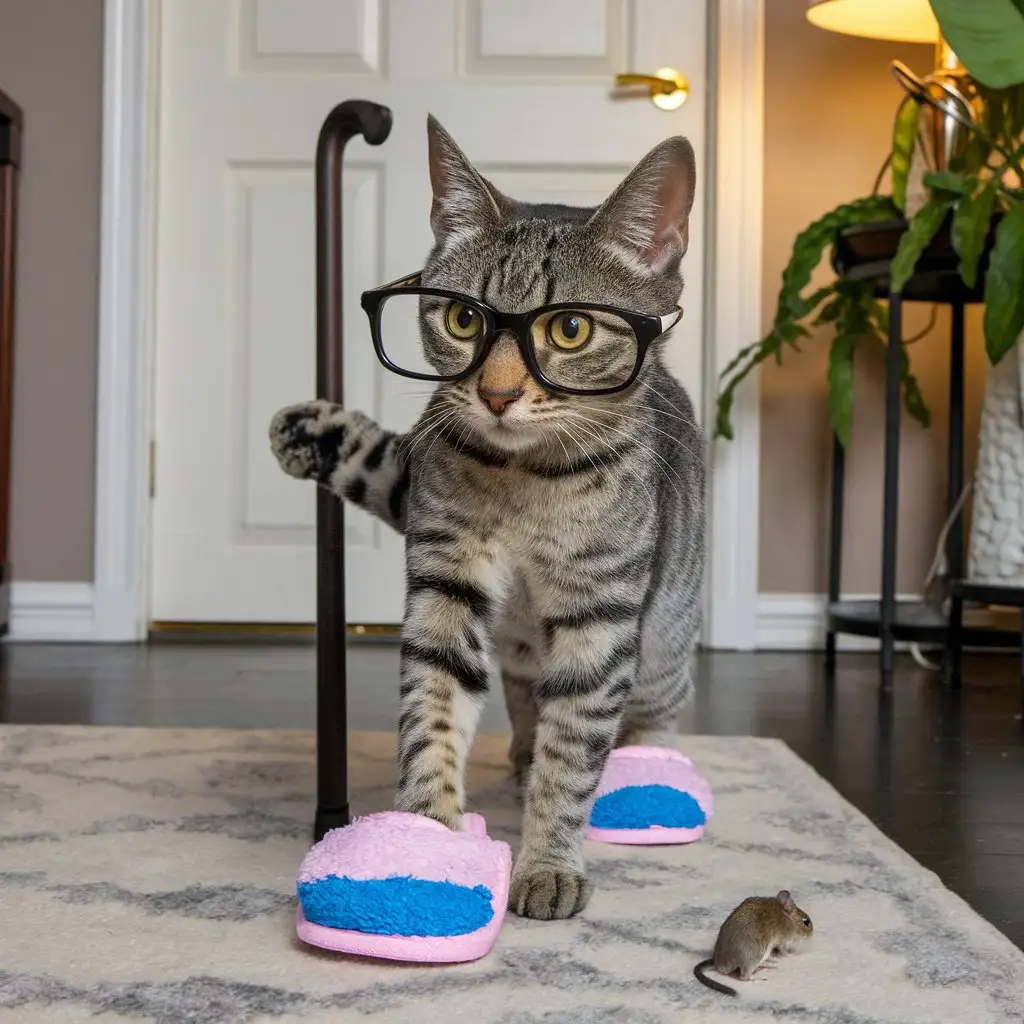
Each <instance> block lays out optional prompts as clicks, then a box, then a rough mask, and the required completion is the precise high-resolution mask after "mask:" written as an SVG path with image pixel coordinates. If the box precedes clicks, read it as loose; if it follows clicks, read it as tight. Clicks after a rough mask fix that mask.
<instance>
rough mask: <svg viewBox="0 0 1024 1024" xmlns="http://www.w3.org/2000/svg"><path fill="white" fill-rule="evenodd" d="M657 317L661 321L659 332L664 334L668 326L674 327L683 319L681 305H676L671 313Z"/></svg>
mask: <svg viewBox="0 0 1024 1024" xmlns="http://www.w3.org/2000/svg"><path fill="white" fill-rule="evenodd" d="M658 319H659V320H660V321H661V333H662V334H664V333H665V332H666V331H667V330H668V329H669V328H670V327H675V325H676V324H677V323H679V321H680V320H682V319H683V307H682V306H676V308H675V309H674V310H672V312H671V313H666V314H665V315H664V316H659V317H658Z"/></svg>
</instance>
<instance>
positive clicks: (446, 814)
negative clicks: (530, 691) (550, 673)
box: [395, 521, 508, 830]
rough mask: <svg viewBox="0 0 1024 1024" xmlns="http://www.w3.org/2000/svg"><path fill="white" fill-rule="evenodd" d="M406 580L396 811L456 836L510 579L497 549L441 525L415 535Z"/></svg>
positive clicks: (410, 541)
mask: <svg viewBox="0 0 1024 1024" xmlns="http://www.w3.org/2000/svg"><path fill="white" fill-rule="evenodd" d="M406 581H407V597H406V608H405V621H404V624H403V627H402V648H401V678H402V685H401V691H400V694H401V695H400V702H399V706H400V715H399V720H398V789H397V793H396V798H395V806H396V808H397V809H398V810H400V811H410V812H412V813H415V814H423V815H426V816H427V817H430V818H434V819H435V820H437V821H440V822H441V823H442V824H444V825H447V826H448V827H449V828H450V829H453V830H457V829H459V828H460V826H461V822H462V814H463V810H464V806H463V800H464V792H465V791H464V774H465V766H466V758H467V756H468V754H469V749H470V747H471V746H472V743H473V736H474V734H475V732H476V726H477V721H478V720H479V717H480V710H481V708H482V706H483V700H484V697H485V696H486V694H487V690H488V681H489V675H490V664H489V660H488V656H487V652H488V651H489V650H490V648H491V645H492V633H493V629H494V622H495V619H496V615H497V612H498V609H499V607H500V605H501V602H502V600H503V598H504V595H505V592H506V590H507V585H508V573H507V571H506V570H505V568H504V562H503V558H502V555H501V552H500V551H498V550H496V549H495V548H493V547H491V546H488V545H485V544H483V543H481V542H479V541H476V540H475V539H473V538H469V537H464V536H459V534H458V531H457V530H456V529H455V528H453V526H452V524H451V523H450V522H440V521H439V522H437V523H430V524H423V525H422V526H421V527H420V529H419V531H410V533H409V535H408V543H407V548H406Z"/></svg>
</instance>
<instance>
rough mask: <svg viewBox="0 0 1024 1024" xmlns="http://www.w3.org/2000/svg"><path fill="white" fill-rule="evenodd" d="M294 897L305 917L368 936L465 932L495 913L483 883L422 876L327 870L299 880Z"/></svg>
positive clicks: (489, 919)
mask: <svg viewBox="0 0 1024 1024" xmlns="http://www.w3.org/2000/svg"><path fill="white" fill-rule="evenodd" d="M298 889H299V902H300V903H301V904H302V913H303V914H304V915H305V918H306V920H307V921H311V922H312V923H313V924H319V925H323V926H324V927H325V928H344V929H347V930H349V931H357V932H367V933H369V934H371V935H405V936H414V935H415V936H440V935H467V934H468V933H469V932H475V931H477V930H478V929H479V928H483V927H484V926H485V925H487V924H489V923H490V921H491V919H492V918H493V917H494V907H493V906H492V905H491V899H492V894H491V891H490V889H488V888H487V886H485V885H477V886H474V887H473V888H472V889H471V888H469V886H466V885H457V884H456V883H455V882H430V881H427V880H425V879H423V878H411V877H408V876H407V877H393V878H369V879H354V878H342V877H339V876H338V875H328V876H327V877H326V878H320V879H318V880H317V881H315V882H300V883H299V886H298Z"/></svg>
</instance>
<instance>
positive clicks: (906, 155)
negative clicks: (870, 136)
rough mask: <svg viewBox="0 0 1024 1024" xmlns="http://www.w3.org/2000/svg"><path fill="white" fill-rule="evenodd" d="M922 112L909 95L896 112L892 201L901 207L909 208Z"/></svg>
mask: <svg viewBox="0 0 1024 1024" xmlns="http://www.w3.org/2000/svg"><path fill="white" fill-rule="evenodd" d="M920 113H921V108H920V104H919V103H918V102H917V100H915V99H913V98H912V97H910V96H907V97H906V98H905V99H904V101H903V102H902V103H901V104H900V109H899V110H898V111H897V113H896V121H895V123H894V124H893V129H892V155H891V156H890V158H889V159H890V164H889V166H890V168H891V170H892V201H893V202H894V203H895V204H896V205H897V206H898V207H899V208H900V210H905V209H906V208H907V180H908V178H909V177H910V159H911V157H912V156H913V153H914V143H915V142H916V141H917V122H918V118H919V116H920Z"/></svg>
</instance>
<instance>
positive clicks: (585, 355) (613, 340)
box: [379, 293, 638, 391]
mask: <svg viewBox="0 0 1024 1024" xmlns="http://www.w3.org/2000/svg"><path fill="white" fill-rule="evenodd" d="M379 315H380V320H379V337H380V345H381V348H382V349H383V351H384V354H385V356H386V357H387V359H388V361H389V362H391V363H392V364H393V365H394V366H396V367H397V368H398V369H401V370H405V371H406V372H410V373H418V374H426V375H430V376H439V377H451V376H456V375H457V374H460V373H463V372H465V371H466V370H467V369H468V368H469V367H470V365H471V364H472V363H473V360H474V359H475V358H476V357H477V354H478V353H479V351H480V346H481V345H483V344H484V343H485V341H486V340H487V339H486V334H487V324H486V322H485V320H484V317H483V316H482V314H481V313H480V311H478V310H476V309H474V308H473V307H472V306H470V305H467V304H466V303H463V302H459V301H458V300H453V299H450V298H447V297H441V296H435V295H418V294H401V293H398V294H394V295H389V296H387V298H385V300H384V302H383V303H382V305H381V309H380V314H379ZM421 327H422V334H421ZM529 341H530V345H531V347H532V350H533V354H534V357H535V359H536V362H537V365H538V366H539V367H540V370H541V373H542V374H543V375H544V376H545V377H546V378H547V380H548V381H549V382H550V383H551V384H554V385H556V386H561V387H569V388H576V389H584V390H593V391H600V390H602V389H605V388H613V387H617V386H619V385H621V384H624V383H625V382H626V381H627V380H628V379H629V378H630V376H631V375H632V373H633V370H634V368H635V366H636V361H637V355H638V351H637V349H638V346H637V340H636V334H635V333H634V331H633V328H632V327H631V326H630V324H629V323H628V322H627V321H625V320H623V319H622V318H621V317H619V316H617V315H615V314H613V313H606V312H604V311H597V310H591V309H588V308H587V307H586V306H582V307H580V309H578V310H576V309H574V310H555V311H551V310H549V311H547V312H544V313H541V314H539V315H538V316H537V317H536V318H535V319H534V320H533V321H532V322H531V324H530V328H529Z"/></svg>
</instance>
